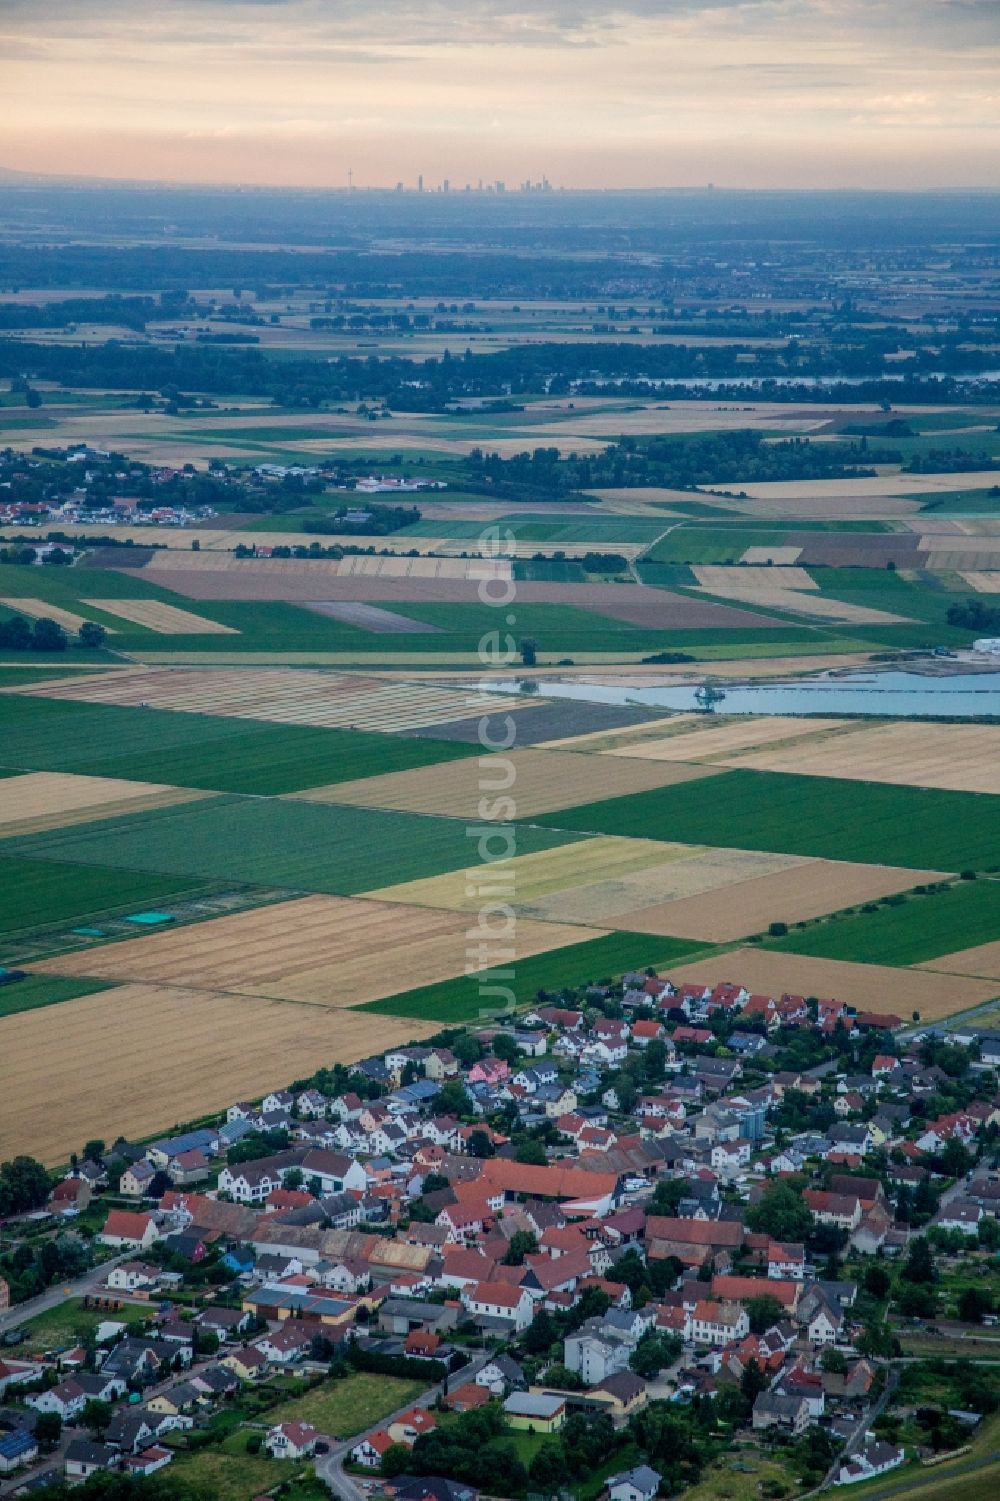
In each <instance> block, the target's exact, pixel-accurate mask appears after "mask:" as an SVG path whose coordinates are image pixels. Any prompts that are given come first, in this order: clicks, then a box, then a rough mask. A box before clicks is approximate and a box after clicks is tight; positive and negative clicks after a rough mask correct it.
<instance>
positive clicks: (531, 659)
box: [520, 636, 538, 667]
mask: <svg viewBox="0 0 1000 1501" xmlns="http://www.w3.org/2000/svg"><path fill="white" fill-rule="evenodd" d="M520 650H521V661H522V662H523V663H524V666H525V667H534V665H535V663H536V662H537V661H538V642H537V641H534V640H532V638H531V637H530V636H525V637H523V639H522V641H521V647H520Z"/></svg>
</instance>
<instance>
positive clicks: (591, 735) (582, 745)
mask: <svg viewBox="0 0 1000 1501" xmlns="http://www.w3.org/2000/svg"><path fill="white" fill-rule="evenodd" d="M698 665H699V668H700V666H701V664H700V663H699V664H698ZM543 681H544V679H543ZM586 681H587V682H597V681H598V676H597V674H592V673H588V674H587V679H586ZM627 686H629V687H632V686H633V680H632V678H631V676H630V677H629V681H628V684H627ZM700 717H701V716H700V715H697V714H672V715H670V716H669V717H668V718H667V719H651V720H646V722H645V723H644V724H627V725H622V726H621V727H620V728H619V729H617V730H590V731H588V733H587V734H585V735H567V736H565V737H564V738H562V739H560V740H544V741H543V742H542V745H543V746H544V748H545V749H546V750H572V751H577V752H579V753H581V754H583V755H588V756H593V755H600V754H601V753H602V752H604V751H608V750H616V749H617V748H618V746H619V745H622V746H628V745H631V744H632V742H633V741H634V740H635V739H636V738H637V737H638V736H641V735H644V734H660V735H662V734H663V733H664V732H665V731H667V730H668V729H672V728H673V726H674V725H676V724H679V723H682V722H683V723H687V722H689V721H692V720H694V721H697V720H699V719H700Z"/></svg>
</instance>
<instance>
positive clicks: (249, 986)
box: [35, 875, 599, 1010]
mask: <svg viewBox="0 0 1000 1501" xmlns="http://www.w3.org/2000/svg"><path fill="white" fill-rule="evenodd" d="M463 880H464V875H463ZM591 936H599V935H598V934H595V933H591V932H581V930H580V928H578V927H564V926H560V925H559V924H557V923H539V922H530V921H522V922H519V923H518V924H517V929H516V932H515V934H514V935H513V940H512V945H511V946H512V948H513V949H514V950H515V952H514V954H512V955H511V956H510V957H511V960H512V961H516V960H517V959H519V958H520V959H524V958H527V957H528V956H529V955H531V954H541V953H545V952H546V951H547V950H549V949H558V948H563V947H564V946H565V945H566V944H568V943H578V942H579V941H580V940H581V939H583V938H587V937H591ZM478 944H479V935H478V934H477V932H476V930H475V923H474V922H473V921H472V919H470V917H469V916H468V915H466V914H464V913H460V912H450V911H440V910H438V909H436V908H433V907H415V906H403V905H397V904H394V903H388V902H376V901H368V900H365V899H362V898H353V897H335V896H309V897H303V898H302V899H301V900H297V901H292V902H281V903H278V904H276V905H274V906H271V907H262V908H256V909H254V910H252V911H248V912H237V913H234V914H233V915H232V916H230V917H217V918H213V919H212V920H211V921H209V922H203V923H197V924H195V925H194V926H192V927H187V928H178V929H176V930H175V931H174V932H171V933H156V934H150V935H149V936H148V937H146V938H133V939H129V940H127V941H126V942H124V943H118V944H109V945H107V946H106V947H104V948H101V949H88V950H86V951H85V952H83V953H78V954H64V955H61V956H59V957H58V958H55V959H47V960H43V961H42V962H41V963H39V964H38V965H37V966H35V968H37V970H38V971H39V972H42V971H44V972H45V973H47V974H60V975H84V974H85V975H94V976H96V977H97V978H98V979H101V980H128V981H136V982H147V983H150V984H170V985H184V986H188V987H190V988H192V989H195V990H212V991H220V992H227V993H235V994H238V995H246V996H260V997H265V998H268V999H271V1000H286V1001H297V1002H299V1003H300V1004H302V1005H308V1006H322V1007H327V1008H332V1009H334V1010H338V1009H341V1008H350V1007H352V1006H360V1005H363V1004H364V1003H365V1002H366V1001H377V1000H381V999H382V997H383V996H387V995H397V994H399V992H400V991H402V990H411V989H414V988H416V987H419V986H421V985H430V984H431V983H433V982H434V981H436V980H448V979H451V978H452V977H453V976H455V975H460V974H464V973H466V972H468V973H472V972H474V971H475V970H478V969H482V968H486V967H488V965H489V964H490V963H491V962H493V963H496V962H497V957H496V955H495V954H494V956H493V958H492V959H490V958H485V959H484V958H483V957H482V956H480V955H479V947H478Z"/></svg>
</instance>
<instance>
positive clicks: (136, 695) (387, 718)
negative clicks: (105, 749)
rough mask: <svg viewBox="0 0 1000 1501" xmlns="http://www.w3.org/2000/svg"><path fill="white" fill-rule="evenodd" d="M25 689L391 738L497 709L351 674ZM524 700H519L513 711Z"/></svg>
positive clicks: (481, 698) (179, 673)
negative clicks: (366, 731)
mask: <svg viewBox="0 0 1000 1501" xmlns="http://www.w3.org/2000/svg"><path fill="white" fill-rule="evenodd" d="M27 691H28V693H29V694H30V695H31V696H35V697H42V698H45V697H51V698H55V699H70V700H75V701H77V702H80V703H99V704H117V705H119V706H121V707H140V706H144V705H145V706H148V707H150V708H154V709H173V710H181V711H185V712H187V713H189V714H208V715H213V716H215V715H219V716H223V717H229V716H232V717H233V718H236V719H253V720H257V719H262V720H267V721H270V722H273V723H276V724H304V725H314V726H321V727H325V728H340V729H362V730H375V731H382V732H385V733H390V734H391V733H395V734H402V733H404V732H405V731H407V730H413V729H429V728H430V727H431V726H432V725H436V724H447V723H449V722H450V721H451V720H454V719H471V718H473V717H475V716H478V715H481V714H482V713H483V712H485V711H486V710H488V709H489V708H490V707H491V706H492V705H493V703H494V699H493V698H492V697H491V696H489V695H488V694H485V693H481V692H478V691H477V690H476V689H475V688H469V689H467V690H463V689H459V688H438V687H433V686H430V685H426V686H425V685H424V684H422V683H395V682H390V681H388V680H384V679H381V678H374V677H367V676H365V677H363V676H361V675H352V674H349V673H334V672H308V671H302V672H288V671H285V670H281V669H278V670H271V671H269V670H267V669H263V668H262V669H256V668H255V669H253V670H251V671H246V670H244V669H233V670H226V669H212V670H204V669H193V670H189V671H185V670H182V669H180V668H176V669H172V668H164V667H153V668H149V669H148V670H146V671H141V670H140V671H136V672H129V673H109V674H107V675H106V676H103V675H102V676H99V677H94V678H92V679H87V680H84V681H81V682H76V681H69V680H66V681H64V682H62V683H60V684H58V685H57V686H56V687H54V688H47V687H45V686H42V687H40V688H33V689H30V690H27ZM526 702H527V700H525V699H519V698H518V697H516V696H515V697H513V698H512V699H511V700H510V706H511V707H518V706H523V705H524V704H525V703H526Z"/></svg>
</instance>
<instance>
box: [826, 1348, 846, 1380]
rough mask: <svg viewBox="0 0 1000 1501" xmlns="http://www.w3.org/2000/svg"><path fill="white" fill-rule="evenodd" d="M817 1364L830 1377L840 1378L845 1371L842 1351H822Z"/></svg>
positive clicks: (844, 1359) (844, 1358)
mask: <svg viewBox="0 0 1000 1501" xmlns="http://www.w3.org/2000/svg"><path fill="white" fill-rule="evenodd" d="M819 1363H820V1365H821V1366H822V1367H823V1369H824V1371H828V1372H829V1373H830V1375H831V1376H842V1375H843V1374H844V1372H845V1371H846V1370H847V1358H846V1356H845V1355H844V1352H843V1350H834V1349H832V1348H831V1349H829V1350H824V1351H823V1353H822V1355H821V1356H820V1358H819Z"/></svg>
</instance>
